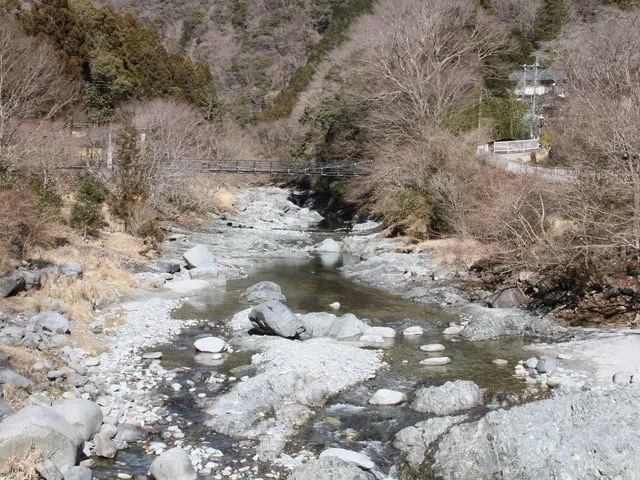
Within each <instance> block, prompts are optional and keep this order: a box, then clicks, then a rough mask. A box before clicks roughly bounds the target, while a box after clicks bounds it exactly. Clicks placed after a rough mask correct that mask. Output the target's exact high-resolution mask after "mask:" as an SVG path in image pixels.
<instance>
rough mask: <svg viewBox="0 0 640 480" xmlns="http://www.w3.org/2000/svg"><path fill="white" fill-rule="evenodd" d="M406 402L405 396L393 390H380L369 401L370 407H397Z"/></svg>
mask: <svg viewBox="0 0 640 480" xmlns="http://www.w3.org/2000/svg"><path fill="white" fill-rule="evenodd" d="M406 401H407V396H406V395H405V394H404V393H402V392H397V391H395V390H387V389H385V388H382V389H380V390H378V391H377V392H376V393H374V394H373V396H372V397H371V398H370V399H369V403H370V404H371V405H398V404H400V403H404V402H406Z"/></svg>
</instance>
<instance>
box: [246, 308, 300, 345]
mask: <svg viewBox="0 0 640 480" xmlns="http://www.w3.org/2000/svg"><path fill="white" fill-rule="evenodd" d="M249 320H250V321H251V323H252V324H253V326H254V328H255V329H256V330H257V331H258V332H260V333H263V334H266V335H278V336H281V337H285V338H299V337H300V334H301V333H303V332H304V331H305V328H304V325H303V324H302V322H301V321H300V320H299V319H298V317H296V315H295V314H294V313H293V312H292V311H291V310H290V309H289V307H287V306H286V305H285V304H283V303H282V302H279V301H277V300H269V301H268V302H264V303H261V304H260V305H257V306H255V307H253V309H252V310H251V312H250V313H249Z"/></svg>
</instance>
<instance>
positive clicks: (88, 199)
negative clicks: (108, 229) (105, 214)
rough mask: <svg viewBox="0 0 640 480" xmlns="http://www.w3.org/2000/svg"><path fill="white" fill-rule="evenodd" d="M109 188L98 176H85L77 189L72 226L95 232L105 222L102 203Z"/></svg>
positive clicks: (87, 231)
mask: <svg viewBox="0 0 640 480" xmlns="http://www.w3.org/2000/svg"><path fill="white" fill-rule="evenodd" d="M106 197H107V189H106V188H105V186H104V185H103V184H102V182H100V181H99V180H98V179H97V178H94V177H90V176H87V177H83V178H81V179H80V181H79V182H78V188H77V189H76V203H75V204H74V205H73V208H72V210H71V226H73V227H74V228H78V229H82V230H84V232H85V234H86V233H92V234H95V232H96V231H97V230H99V229H100V227H101V226H102V224H103V221H104V219H103V218H102V212H101V205H102V202H104V201H105V199H106Z"/></svg>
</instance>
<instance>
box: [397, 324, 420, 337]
mask: <svg viewBox="0 0 640 480" xmlns="http://www.w3.org/2000/svg"><path fill="white" fill-rule="evenodd" d="M423 333H424V330H423V329H422V327H420V326H417V325H416V326H415V327H408V328H405V329H404V330H403V331H402V334H403V335H404V336H405V337H410V336H412V335H422V334H423Z"/></svg>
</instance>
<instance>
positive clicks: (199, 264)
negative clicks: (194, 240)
mask: <svg viewBox="0 0 640 480" xmlns="http://www.w3.org/2000/svg"><path fill="white" fill-rule="evenodd" d="M182 257H183V258H184V260H185V262H187V267H188V268H215V267H216V259H215V258H214V257H213V255H212V254H211V252H210V251H209V249H208V248H207V247H206V246H205V245H202V244H198V245H196V246H195V247H192V248H190V249H189V250H187V251H186V252H184V253H183V254H182Z"/></svg>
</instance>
